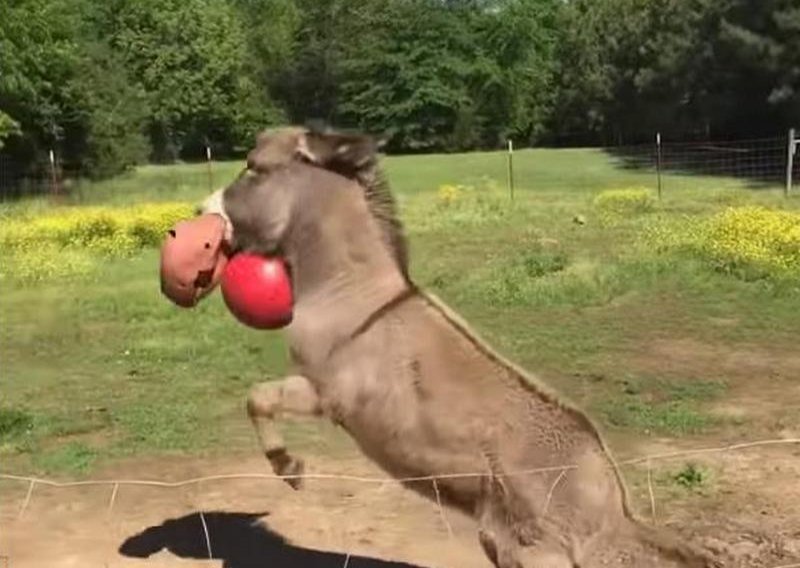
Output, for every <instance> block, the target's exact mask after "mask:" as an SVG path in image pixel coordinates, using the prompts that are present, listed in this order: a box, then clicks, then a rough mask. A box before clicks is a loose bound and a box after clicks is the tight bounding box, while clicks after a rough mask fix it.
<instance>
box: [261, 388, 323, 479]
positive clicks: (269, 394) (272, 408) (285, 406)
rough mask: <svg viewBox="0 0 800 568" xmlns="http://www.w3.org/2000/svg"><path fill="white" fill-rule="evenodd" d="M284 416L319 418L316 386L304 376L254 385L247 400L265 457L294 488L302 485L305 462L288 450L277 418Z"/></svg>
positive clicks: (319, 408) (276, 471)
mask: <svg viewBox="0 0 800 568" xmlns="http://www.w3.org/2000/svg"><path fill="white" fill-rule="evenodd" d="M281 413H288V414H294V415H297V416H319V415H320V414H321V406H320V402H319V397H318V396H317V393H316V391H315V390H314V387H313V386H311V383H310V382H309V381H308V379H306V378H305V377H302V376H299V375H293V376H290V377H286V378H285V379H282V380H280V381H269V382H263V383H259V384H257V385H255V386H254V387H253V388H252V389H251V390H250V394H249V396H248V397H247V414H248V416H249V417H250V420H251V421H252V422H253V427H254V428H255V430H256V435H257V436H258V441H259V443H260V444H261V449H262V450H263V451H264V455H265V456H266V457H267V459H268V460H269V462H270V463H271V464H272V469H273V471H275V473H276V474H277V475H280V476H286V477H287V479H286V482H287V483H288V484H289V485H290V486H291V487H292V488H294V489H300V487H301V486H302V478H301V477H297V476H300V475H302V473H303V471H304V464H303V460H301V459H299V458H296V457H294V456H293V455H291V454H290V453H289V452H288V451H287V450H286V444H285V443H284V441H283V436H281V435H280V433H279V432H278V430H277V428H276V424H275V419H276V418H277V417H278V415H280V414H281Z"/></svg>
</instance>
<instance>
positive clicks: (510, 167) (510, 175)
mask: <svg viewBox="0 0 800 568" xmlns="http://www.w3.org/2000/svg"><path fill="white" fill-rule="evenodd" d="M508 193H509V195H510V196H511V201H514V143H513V142H512V141H511V139H510V138H509V139H508Z"/></svg>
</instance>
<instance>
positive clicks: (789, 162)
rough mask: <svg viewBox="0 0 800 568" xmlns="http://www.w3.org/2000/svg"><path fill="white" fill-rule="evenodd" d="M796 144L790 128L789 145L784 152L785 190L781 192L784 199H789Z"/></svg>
mask: <svg viewBox="0 0 800 568" xmlns="http://www.w3.org/2000/svg"><path fill="white" fill-rule="evenodd" d="M797 142H798V141H797V139H796V138H795V135H794V128H790V129H789V144H788V145H787V150H786V153H787V156H786V189H785V190H784V192H783V194H784V195H785V196H786V197H789V193H790V192H791V191H792V170H793V169H794V154H795V152H796V151H797Z"/></svg>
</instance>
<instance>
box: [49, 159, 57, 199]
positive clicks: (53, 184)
mask: <svg viewBox="0 0 800 568" xmlns="http://www.w3.org/2000/svg"><path fill="white" fill-rule="evenodd" d="M50 194H51V196H52V197H57V196H58V178H57V176H56V154H55V152H54V151H53V149H52V148H50Z"/></svg>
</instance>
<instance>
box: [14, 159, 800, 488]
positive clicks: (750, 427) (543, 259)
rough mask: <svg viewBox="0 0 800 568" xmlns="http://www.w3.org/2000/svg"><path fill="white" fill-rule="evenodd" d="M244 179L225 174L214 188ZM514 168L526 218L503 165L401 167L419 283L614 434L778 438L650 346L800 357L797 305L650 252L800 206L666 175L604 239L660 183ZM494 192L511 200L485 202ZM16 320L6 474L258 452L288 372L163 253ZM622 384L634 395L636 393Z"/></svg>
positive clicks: (641, 175) (102, 192)
mask: <svg viewBox="0 0 800 568" xmlns="http://www.w3.org/2000/svg"><path fill="white" fill-rule="evenodd" d="M239 167H241V164H239V163H232V162H231V163H222V164H220V163H217V164H214V170H213V174H214V185H215V186H219V185H222V184H224V183H225V182H226V180H229V179H230V178H231V177H232V176H233V175H234V174H235V172H236V171H237V170H238V168H239ZM514 167H515V172H516V181H517V193H516V198H515V200H514V202H513V203H510V202H509V201H508V199H507V196H506V194H505V192H504V190H503V187H504V184H505V172H506V169H505V168H506V164H505V158H504V156H503V154H502V153H479V154H470V155H469V156H463V155H447V156H419V157H394V158H389V159H388V160H387V169H388V173H389V176H390V180H391V182H392V185H393V188H394V190H395V192H396V193H397V194H398V197H399V202H400V206H401V210H402V216H403V219H404V222H405V224H406V227H407V231H408V233H409V236H410V240H411V254H412V273H413V275H414V278H415V279H416V280H417V281H418V282H419V283H420V284H421V285H423V286H425V287H428V288H431V289H432V290H433V291H435V292H436V293H437V294H439V295H441V296H442V297H443V298H444V299H445V300H446V301H447V302H449V303H450V304H451V305H453V306H454V307H455V308H456V309H457V310H458V311H459V312H460V313H462V314H463V316H464V317H465V318H466V319H467V320H468V321H470V322H471V323H472V324H473V325H474V326H475V327H476V328H477V329H478V330H479V331H480V332H481V333H482V334H483V335H485V336H486V337H487V339H489V340H490V341H491V342H492V343H493V344H494V345H495V346H496V347H497V348H499V349H500V350H501V351H503V352H504V353H506V354H508V355H509V356H510V357H512V358H513V359H515V360H517V361H518V362H520V363H521V364H522V365H523V366H526V367H528V368H530V369H531V370H533V371H535V372H537V373H539V374H541V375H542V376H543V378H544V379H545V380H547V381H548V382H550V383H551V384H553V385H554V386H555V387H556V388H557V389H559V390H560V391H561V392H563V393H565V394H566V395H567V396H569V397H570V398H572V399H574V400H576V401H577V402H578V403H579V404H581V405H582V406H584V407H585V408H587V409H589V410H590V412H591V413H592V414H593V415H594V416H595V417H596V418H597V419H598V421H599V422H600V423H601V425H602V426H603V427H604V428H607V429H608V430H609V431H610V432H612V433H615V435H616V434H619V435H620V436H623V437H634V438H638V437H643V436H646V435H648V434H650V435H654V434H658V435H663V436H673V437H684V438H689V437H703V436H713V435H716V433H717V432H720V431H723V430H725V429H727V428H737V427H738V428H740V430H739V431H737V434H738V435H740V436H746V435H748V434H750V433H752V432H753V431H755V430H757V429H759V428H767V426H766V425H765V424H767V423H768V420H767V419H766V418H765V419H764V424H761V423H759V422H758V420H759V419H758V418H757V417H754V418H752V419H751V421H750V422H749V423H746V424H742V425H740V426H737V425H731V424H728V423H725V422H724V421H720V420H719V419H717V418H716V417H715V415H714V414H713V411H712V410H713V405H714V404H716V403H718V402H721V401H725V400H728V399H729V398H730V397H734V396H738V394H737V393H738V392H739V390H740V387H742V386H743V385H744V381H746V380H750V379H749V378H745V377H726V376H720V374H717V373H715V372H711V371H709V370H708V369H707V368H702V369H698V374H697V375H692V376H689V375H686V374H681V373H685V370H682V371H681V372H680V373H677V372H675V371H672V370H670V369H669V368H664V369H663V370H657V371H653V370H652V368H650V369H648V370H646V371H645V370H643V369H642V368H641V360H642V358H643V357H644V358H647V350H648V348H649V346H650V345H651V343H652V342H654V341H656V340H662V339H670V338H674V339H691V340H694V341H696V342H699V343H709V344H715V345H723V346H726V347H728V348H730V349H731V350H736V349H739V348H740V347H741V348H746V349H749V348H753V347H763V348H765V349H770V350H776V351H777V352H791V351H792V350H795V349H796V346H797V337H799V336H800V319H799V318H797V317H796V314H797V313H798V312H800V294H798V293H797V292H796V291H794V290H792V289H791V288H776V287H774V286H770V285H769V284H768V283H765V282H743V281H741V280H737V279H736V278H733V277H731V276H728V275H725V274H721V273H718V272H715V271H714V270H713V269H712V268H710V267H708V266H705V265H704V264H703V263H702V262H701V261H699V260H697V259H691V258H681V257H679V256H675V255H663V256H662V255H656V254H651V253H649V252H648V251H643V250H641V248H640V247H637V244H636V243H637V238H638V235H639V234H640V233H641V230H642V227H643V226H644V224H645V223H647V222H648V220H649V219H651V218H653V217H654V216H664V217H666V218H670V217H676V216H678V215H693V216H694V215H708V214H711V213H713V212H715V211H719V210H721V209H722V208H723V207H725V206H727V205H729V204H745V203H762V204H766V205H768V206H771V207H780V208H785V207H788V208H797V207H799V206H800V201H798V200H797V199H796V198H793V199H789V200H784V199H783V198H782V196H781V191H780V188H767V189H763V188H762V189H758V190H756V189H749V188H748V187H747V185H746V184H745V183H744V182H742V181H741V180H728V179H719V178H696V177H689V176H666V179H665V194H664V199H663V200H662V201H661V202H660V203H657V204H655V205H654V206H653V208H652V210H651V209H650V208H649V207H648V208H646V209H645V210H642V211H638V212H635V213H634V214H630V215H625V216H622V217H621V218H619V219H615V220H614V221H613V222H606V221H604V220H603V219H602V218H601V215H600V214H599V212H598V211H597V210H596V209H595V208H594V207H593V205H592V203H593V200H594V198H595V196H596V195H597V194H598V193H599V192H601V191H603V190H606V189H613V188H627V187H641V186H646V187H650V188H651V189H652V188H653V187H654V183H655V179H654V177H653V176H652V174H650V173H647V172H637V171H634V170H627V169H620V168H619V167H618V166H617V165H616V164H615V162H614V161H613V159H611V158H609V157H608V156H606V155H605V154H603V153H601V152H598V151H592V150H561V151H555V150H533V151H522V152H518V153H516V154H515V163H514ZM487 179H488V180H491V181H493V182H494V185H496V186H497V188H498V189H496V190H495V191H494V192H492V191H489V190H488V189H487V188H486V181H487ZM444 183H450V184H459V183H462V184H470V185H473V186H475V188H476V191H477V195H476V196H473V197H467V198H465V199H463V200H462V201H458V200H457V201H456V202H454V203H453V204H451V206H443V205H442V204H441V203H440V201H439V199H438V196H437V188H438V186H439V185H440V184H444ZM208 187H209V185H208V179H207V171H206V169H205V165H180V166H171V167H167V166H162V167H157V166H148V167H145V168H140V169H139V170H137V171H136V172H134V173H132V174H129V175H126V176H123V177H121V178H118V179H114V180H110V181H106V182H102V183H97V184H84V185H81V186H80V187H78V188H77V189H76V190H75V194H74V196H73V198H72V199H73V200H75V201H79V202H81V203H109V204H117V205H123V204H126V203H139V202H142V201H173V200H186V201H195V202H196V201H199V200H200V199H201V198H203V197H204V196H205V195H206V194H207V192H208ZM45 207H47V204H46V203H45V202H43V201H41V200H38V201H36V200H32V201H26V202H24V203H17V204H4V205H3V206H2V207H0V216H2V215H16V214H18V212H19V211H22V210H27V211H31V210H35V209H37V208H38V209H41V208H45ZM576 215H582V216H583V217H584V218H585V221H586V222H585V224H577V223H575V222H574V221H573V219H574V218H575V216H576ZM0 314H2V326H0V361H2V370H1V371H0V373H2V374H1V375H0V381H1V382H2V388H0V461H2V463H3V466H2V467H3V469H4V470H14V471H20V472H23V471H25V472H27V471H36V472H54V473H58V472H62V473H70V474H85V473H90V472H91V471H92V468H94V467H97V466H98V465H99V464H102V463H105V462H107V461H108V460H114V459H117V458H121V457H125V456H131V455H142V454H152V453H160V454H173V453H174V454H197V453H202V452H206V451H209V452H211V451H215V452H219V451H228V450H231V451H232V450H237V449H247V448H250V449H253V450H254V449H255V446H254V439H253V435H252V433H251V431H250V426H249V423H248V422H247V420H246V418H245V416H244V406H243V402H244V397H245V396H246V393H247V390H248V388H249V386H250V385H252V384H253V383H255V382H257V381H260V380H266V379H269V378H274V377H278V376H280V375H281V374H282V373H283V372H284V371H285V370H286V363H287V356H286V352H285V347H284V343H283V340H282V338H281V335H280V334H279V333H277V332H257V331H254V330H250V329H247V328H245V327H243V326H241V325H239V324H237V323H236V321H235V320H234V319H233V317H232V316H231V315H230V314H229V313H228V312H227V311H226V309H225V307H224V305H223V303H222V300H221V298H220V296H219V294H218V293H216V294H214V295H213V296H212V297H211V298H210V299H209V300H208V301H206V302H205V303H203V305H201V306H200V307H198V308H197V309H195V310H182V309H179V308H176V307H175V306H173V305H171V304H170V303H168V302H167V301H166V300H165V299H164V298H163V297H162V296H161V294H160V292H159V286H158V263H157V251H155V250H151V251H147V252H146V253H144V254H141V255H138V256H135V257H133V258H130V259H119V260H107V261H103V263H102V265H101V266H99V268H98V270H96V271H94V272H92V274H91V276H89V277H87V278H77V279H70V280H59V281H47V282H43V283H40V284H36V285H25V286H22V285H15V284H14V283H13V282H9V283H6V285H5V289H4V291H3V294H2V295H0ZM723 320H724V321H735V322H736V324H735V325H728V324H723V323H719V322H722V321H723ZM651 367H657V365H652V366H651ZM625 377H634V378H633V379H629V380H628V384H627V385H626V383H625V382H624V381H623V379H624V378H625ZM687 377H688V378H687ZM757 379H758V380H761V381H764V384H765V385H767V384H771V383H770V382H775V381H781V380H788V379H781V378H780V377H772V376H764V377H758V378H757ZM753 380H755V378H754V379H753ZM787 384H788V383H787ZM631 385H633V386H631ZM626 389H628V391H630V392H628V391H626ZM631 389H633V390H631ZM787 392H788V390H787ZM793 402H794V403H795V404H796V403H797V401H792V400H788V399H787V402H786V404H787V408H788V406H789V405H790V404H792V403H793ZM753 407H754V409H757V408H758V404H754V405H753ZM312 430H313V429H312ZM312 430H307V429H302V428H299V429H295V430H292V431H291V432H290V439H292V440H293V441H296V440H303V439H311V438H313V436H314V435H313V432H312Z"/></svg>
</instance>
